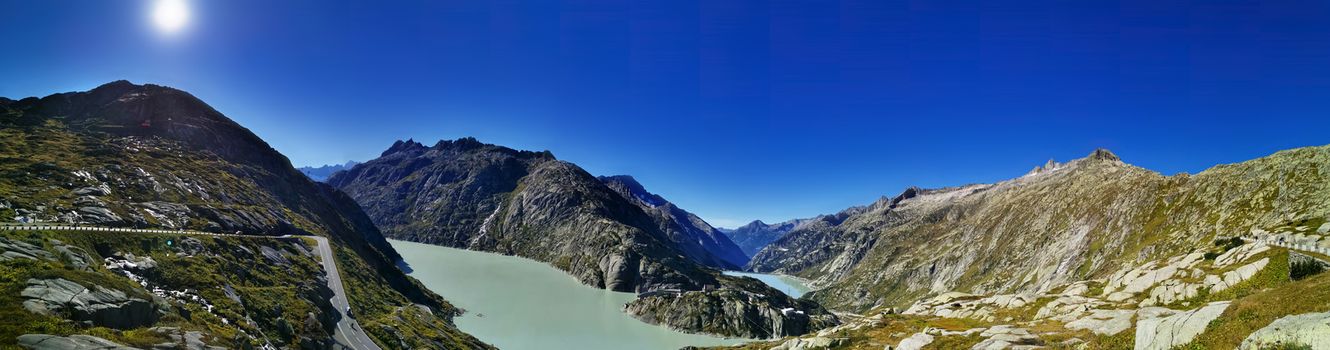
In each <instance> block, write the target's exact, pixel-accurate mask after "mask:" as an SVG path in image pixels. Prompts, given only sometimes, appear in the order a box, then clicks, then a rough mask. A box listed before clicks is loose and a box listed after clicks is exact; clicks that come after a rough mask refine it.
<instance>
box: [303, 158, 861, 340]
mask: <svg viewBox="0 0 1330 350" xmlns="http://www.w3.org/2000/svg"><path fill="white" fill-rule="evenodd" d="M328 183H329V184H330V185H333V186H335V187H337V188H339V189H341V190H343V191H345V192H346V193H348V194H349V195H351V197H352V198H355V199H356V201H357V202H359V203H360V205H361V207H363V208H365V210H366V211H367V212H368V213H369V215H370V217H371V218H373V219H374V221H375V223H376V224H377V225H378V226H379V227H380V229H382V230H383V232H384V233H385V234H386V235H387V236H389V237H392V238H396V239H403V240H409V241H415V242H422V243H430V244H437V245H444V246H450V247H458V248H466V249H472V250H481V251H490V252H497V253H503V254H511V255H519V256H523V257H527V258H531V259H535V260H540V261H544V262H547V263H550V264H551V265H553V266H554V267H556V268H559V269H561V270H564V271H566V272H568V273H569V274H571V275H573V276H574V277H576V278H577V279H578V280H580V281H582V283H585V284H587V285H591V286H594V287H597V288H604V289H609V290H614V291H624V292H639V293H643V292H652V291H668V290H677V291H691V292H690V294H689V295H695V296H696V298H695V299H689V300H687V301H683V300H681V299H676V298H674V296H673V294H672V293H662V294H658V295H657V294H647V295H645V296H644V297H642V298H638V299H637V300H635V301H633V302H632V303H630V304H629V305H628V306H627V307H626V309H627V311H628V312H629V313H630V314H632V315H634V316H635V317H638V318H639V319H642V320H644V321H647V322H651V323H659V324H664V325H668V326H670V327H674V328H677V329H682V330H686V331H691V332H707V333H714V334H721V335H726V336H742V337H758V338H766V337H772V336H783V335H792V334H802V333H804V332H808V331H811V330H815V329H819V328H822V327H826V326H829V325H832V324H834V323H835V322H836V319H835V317H834V316H832V315H830V314H829V313H827V312H826V311H825V310H823V309H822V308H821V306H819V305H817V304H816V303H811V302H808V301H806V300H796V299H793V298H790V297H789V296H786V295H785V294H783V293H781V292H779V291H777V290H775V289H773V288H771V287H769V286H767V285H765V284H762V283H760V282H758V281H756V280H753V279H748V278H737V277H732V276H727V275H724V274H722V273H721V272H720V271H718V269H737V268H740V267H742V266H743V264H744V262H745V261H746V260H747V259H746V257H745V255H744V254H743V252H742V251H740V250H739V248H738V247H737V246H735V245H734V243H733V242H730V240H729V239H728V238H727V237H726V236H725V235H724V234H722V233H720V231H718V230H716V229H715V228H713V227H711V225H708V224H707V223H706V222H705V221H702V220H701V219H700V218H698V217H697V216H695V215H693V214H691V213H688V212H687V211H684V210H683V209H680V208H678V207H676V206H674V205H673V204H672V203H670V202H669V201H667V200H665V199H664V198H663V197H661V196H658V195H655V194H653V193H651V192H648V191H647V190H646V189H645V188H644V187H643V186H642V185H641V184H640V183H638V182H637V181H636V180H635V179H633V178H632V177H628V176H612V177H601V178H597V177H595V176H592V175H591V174H588V173H587V172H586V171H585V170H583V169H582V168H580V167H578V166H577V165H575V164H573V163H569V162H566V161H560V160H558V159H556V158H555V157H554V155H553V154H552V153H550V152H549V151H542V152H532V151H519V150H514V149H510V148H507V147H502V146H497V145H491V144H485V143H481V142H480V141H477V140H476V139H473V138H463V139H458V140H453V141H439V142H438V143H436V144H434V145H433V146H425V145H423V144H421V143H419V142H415V141H413V140H406V141H397V142H396V143H394V144H393V145H392V146H391V147H389V148H388V149H387V150H386V151H384V152H383V153H382V154H381V155H380V157H379V158H376V159H372V160H369V161H367V162H365V163H364V164H361V165H357V166H355V167H353V168H351V169H350V170H347V171H343V172H338V173H336V174H333V176H332V177H331V178H329V179H328ZM782 310H784V311H782ZM791 310H800V312H797V313H796V312H793V311H791Z"/></svg>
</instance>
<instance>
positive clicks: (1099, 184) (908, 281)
mask: <svg viewBox="0 0 1330 350" xmlns="http://www.w3.org/2000/svg"><path fill="white" fill-rule="evenodd" d="M1328 198H1330V147H1309V148H1301V149H1294V150H1288V151H1282V152H1279V153H1276V154H1274V155H1271V156H1268V157H1265V158H1261V159H1256V160H1252V161H1247V162H1243V163H1238V164H1230V165H1220V166H1216V167H1214V168H1211V169H1209V170H1206V171H1204V172H1201V173H1199V174H1196V175H1188V174H1179V175H1175V176H1164V175H1161V174H1158V173H1155V172H1152V171H1149V170H1146V169H1142V168H1139V167H1135V166H1131V165H1129V164H1126V163H1124V162H1122V161H1121V160H1120V159H1118V157H1117V156H1116V155H1114V154H1112V153H1110V152H1108V151H1106V150H1096V151H1095V152H1094V153H1092V154H1091V155H1089V156H1088V157H1086V158H1082V159H1077V160H1073V161H1070V162H1067V163H1057V162H1053V161H1050V162H1049V163H1048V164H1046V165H1044V166H1040V167H1036V168H1035V169H1034V170H1032V171H1030V172H1029V173H1028V174H1026V175H1024V176H1021V177H1018V178H1015V179H1011V180H1007V181H1002V182H998V183H994V184H975V185H966V186H958V187H952V188H943V189H919V188H911V189H907V190H906V191H904V192H903V193H902V194H900V195H898V196H896V197H892V198H885V197H884V198H882V199H880V200H878V201H877V202H875V203H873V204H871V205H868V206H864V207H856V208H851V209H848V210H845V211H843V212H841V213H838V214H835V215H828V216H823V217H820V218H818V219H815V220H813V221H811V222H808V223H805V224H803V225H800V226H799V227H798V228H796V229H794V230H793V231H791V232H790V233H789V234H787V235H786V236H785V237H783V238H781V239H779V240H777V241H775V242H773V243H772V244H770V245H769V246H767V247H766V248H764V249H763V250H762V251H761V252H759V253H758V254H757V255H756V256H754V257H753V259H752V261H751V262H750V264H749V268H750V269H752V270H755V271H759V272H762V271H775V272H781V273H786V274H792V275H796V276H800V277H804V278H807V279H811V280H814V284H815V285H817V286H819V287H822V288H821V289H819V290H817V291H815V292H814V293H812V295H811V298H812V299H814V300H817V301H820V302H821V303H822V304H823V305H828V306H829V307H831V308H833V309H838V310H846V311H854V310H859V311H862V310H869V309H872V308H876V307H904V306H908V305H909V304H910V303H913V302H914V301H916V300H919V299H922V298H926V297H929V296H934V295H939V294H942V293H946V292H951V291H964V292H968V293H974V294H1004V293H1044V292H1048V291H1050V290H1052V289H1053V288H1054V287H1056V286H1059V285H1064V284H1067V283H1071V282H1075V281H1082V280H1092V279H1102V278H1109V277H1111V276H1112V274H1113V273H1114V272H1115V271H1118V270H1119V269H1121V268H1123V267H1130V266H1137V265H1139V264H1141V263H1143V262H1146V261H1151V260H1157V259H1159V258H1161V257H1167V256H1174V255H1182V254H1183V253H1186V252H1189V251H1192V250H1194V249H1197V247H1201V246H1205V245H1207V244H1208V242H1211V241H1212V240H1214V239H1216V238H1218V237H1229V236H1234V235H1239V234H1246V233H1249V232H1257V231H1260V230H1272V229H1276V228H1278V229H1286V230H1290V231H1291V232H1293V231H1296V232H1304V233H1305V232H1310V231H1313V230H1316V229H1317V228H1318V227H1321V226H1322V225H1323V223H1325V222H1326V219H1327V217H1330V200H1327V199H1328Z"/></svg>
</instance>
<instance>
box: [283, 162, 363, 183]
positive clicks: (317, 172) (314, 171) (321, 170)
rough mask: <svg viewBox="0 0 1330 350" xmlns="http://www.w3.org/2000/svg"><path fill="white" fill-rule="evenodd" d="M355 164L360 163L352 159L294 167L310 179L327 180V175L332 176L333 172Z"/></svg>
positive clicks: (349, 167)
mask: <svg viewBox="0 0 1330 350" xmlns="http://www.w3.org/2000/svg"><path fill="white" fill-rule="evenodd" d="M356 164H360V162H357V161H354V160H352V161H348V162H346V164H331V165H324V166H320V167H308V166H302V167H299V168H296V170H300V173H302V174H305V176H308V177H309V178H310V179H311V180H314V181H319V182H322V181H324V180H327V179H328V177H329V176H332V174H333V173H335V172H339V171H342V170H346V169H351V167H354V166H356Z"/></svg>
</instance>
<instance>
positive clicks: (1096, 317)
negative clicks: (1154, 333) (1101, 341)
mask: <svg viewBox="0 0 1330 350" xmlns="http://www.w3.org/2000/svg"><path fill="white" fill-rule="evenodd" d="M1135 315H1136V310H1094V311H1091V312H1090V315H1089V316H1086V317H1085V318H1081V319H1079V320H1075V321H1071V322H1068V323H1067V324H1066V327H1067V329H1076V330H1082V329H1083V330H1088V331H1091V332H1094V333H1095V334H1099V335H1114V334H1118V333H1121V332H1122V331H1125V330H1127V328H1131V318H1132V316H1135Z"/></svg>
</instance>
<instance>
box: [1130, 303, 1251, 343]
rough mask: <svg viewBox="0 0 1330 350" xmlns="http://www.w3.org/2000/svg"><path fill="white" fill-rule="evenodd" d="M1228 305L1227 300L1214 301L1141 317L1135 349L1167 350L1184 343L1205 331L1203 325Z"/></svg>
mask: <svg viewBox="0 0 1330 350" xmlns="http://www.w3.org/2000/svg"><path fill="white" fill-rule="evenodd" d="M1228 305H1229V302H1227V301H1221V302H1214V303H1210V304H1208V305H1206V306H1203V307H1201V308H1198V309H1195V310H1191V311H1187V312H1183V313H1178V314H1175V315H1172V316H1167V317H1159V318H1149V319H1145V318H1143V319H1141V320H1139V321H1137V322H1136V346H1135V350H1168V349H1172V348H1173V347H1174V346H1178V345H1182V344H1186V343H1188V342H1190V341H1192V339H1195V338H1196V335H1198V334H1201V332H1203V331H1205V326H1206V325H1208V324H1210V321H1213V320H1214V319H1215V318H1218V317H1219V315H1220V314H1223V313H1224V310H1225V309H1228Z"/></svg>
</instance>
